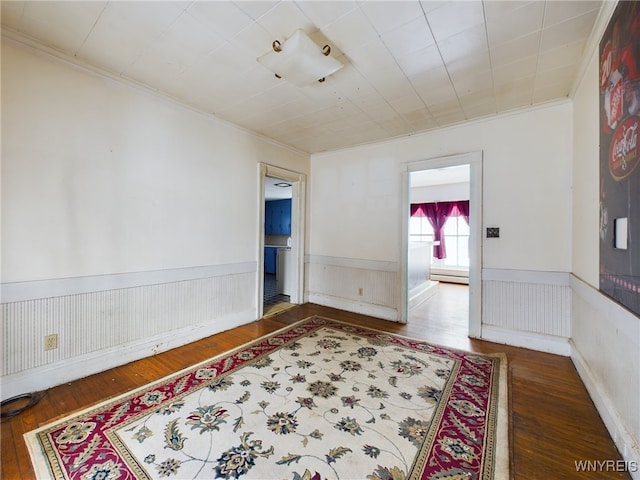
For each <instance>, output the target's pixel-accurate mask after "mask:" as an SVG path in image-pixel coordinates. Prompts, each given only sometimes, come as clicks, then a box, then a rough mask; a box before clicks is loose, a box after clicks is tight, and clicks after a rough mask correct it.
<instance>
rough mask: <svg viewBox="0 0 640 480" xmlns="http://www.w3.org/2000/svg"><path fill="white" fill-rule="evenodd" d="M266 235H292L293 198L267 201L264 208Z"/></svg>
mask: <svg viewBox="0 0 640 480" xmlns="http://www.w3.org/2000/svg"><path fill="white" fill-rule="evenodd" d="M264 233H265V234H266V235H291V199H290V198H285V199H282V200H271V201H268V202H266V204H265V210H264Z"/></svg>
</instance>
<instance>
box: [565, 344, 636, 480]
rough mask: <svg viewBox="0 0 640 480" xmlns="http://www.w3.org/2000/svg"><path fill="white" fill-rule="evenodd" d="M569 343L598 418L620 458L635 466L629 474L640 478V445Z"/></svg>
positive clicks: (577, 351) (587, 366)
mask: <svg viewBox="0 0 640 480" xmlns="http://www.w3.org/2000/svg"><path fill="white" fill-rule="evenodd" d="M570 343H571V360H573V364H574V365H575V367H576V370H577V371H578V375H579V376H580V379H581V380H582V383H584V386H585V387H586V389H587V391H588V392H589V395H590V396H591V400H592V401H593V403H594V404H595V406H596V409H597V410H598V413H599V414H600V418H602V421H603V422H604V424H605V426H606V428H607V430H608V431H609V435H611V438H612V439H613V443H615V444H616V447H618V451H619V452H620V454H621V455H622V458H623V459H624V460H625V461H626V463H627V465H635V466H636V467H637V468H636V469H635V471H633V470H632V469H629V474H630V475H631V478H633V479H634V480H640V467H639V466H640V445H639V444H638V443H637V442H636V441H635V439H634V438H633V436H632V435H631V434H630V433H629V432H628V430H627V429H626V428H625V425H624V422H623V421H622V419H621V418H620V415H618V412H617V411H616V409H615V408H614V406H613V402H612V401H611V399H610V397H609V395H607V392H606V390H605V389H604V388H603V387H602V386H601V385H600V383H599V382H598V380H597V379H596V377H595V376H594V375H593V373H592V371H591V369H590V368H589V365H588V364H587V362H586V361H585V359H584V358H583V357H582V355H581V354H580V352H579V350H578V349H577V348H576V346H575V345H574V344H573V341H570Z"/></svg>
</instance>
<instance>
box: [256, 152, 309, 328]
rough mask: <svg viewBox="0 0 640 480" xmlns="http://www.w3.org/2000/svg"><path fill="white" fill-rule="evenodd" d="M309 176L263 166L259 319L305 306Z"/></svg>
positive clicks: (261, 167)
mask: <svg viewBox="0 0 640 480" xmlns="http://www.w3.org/2000/svg"><path fill="white" fill-rule="evenodd" d="M304 192H305V175H304V174H301V173H297V172H292V171H289V170H286V169H282V168H279V167H274V166H272V165H267V164H260V195H259V198H260V214H259V216H258V218H259V222H260V224H259V228H258V232H259V240H258V245H259V254H258V263H259V265H258V275H257V277H258V278H257V283H258V285H257V292H258V298H257V302H256V303H257V313H258V318H262V317H263V316H270V315H274V314H276V313H280V312H282V311H284V310H287V309H289V308H291V307H292V306H294V305H296V304H299V303H302V299H303V281H304V212H305V207H304V204H305V203H304V202H305V194H304Z"/></svg>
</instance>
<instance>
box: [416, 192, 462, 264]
mask: <svg viewBox="0 0 640 480" xmlns="http://www.w3.org/2000/svg"><path fill="white" fill-rule="evenodd" d="M411 216H412V217H427V219H428V220H429V223H430V224H431V226H432V227H433V240H434V241H436V242H440V245H434V247H433V256H434V257H435V258H438V259H442V258H447V249H446V246H445V242H444V235H443V233H442V230H443V228H444V224H445V222H446V221H447V219H448V218H449V217H457V216H462V217H464V220H465V222H467V225H468V224H469V200H458V201H455V202H433V203H413V204H411Z"/></svg>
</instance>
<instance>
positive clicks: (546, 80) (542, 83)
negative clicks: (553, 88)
mask: <svg viewBox="0 0 640 480" xmlns="http://www.w3.org/2000/svg"><path fill="white" fill-rule="evenodd" d="M576 68H577V65H575V64H572V65H565V66H564V67H560V68H554V69H553V70H545V71H540V70H539V71H538V72H537V74H536V83H535V86H536V88H541V87H546V86H548V85H553V84H555V83H560V82H566V83H567V84H568V85H569V87H571V81H572V80H573V78H574V77H575V73H576ZM566 93H567V94H568V93H569V90H568V89H567V91H566Z"/></svg>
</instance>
